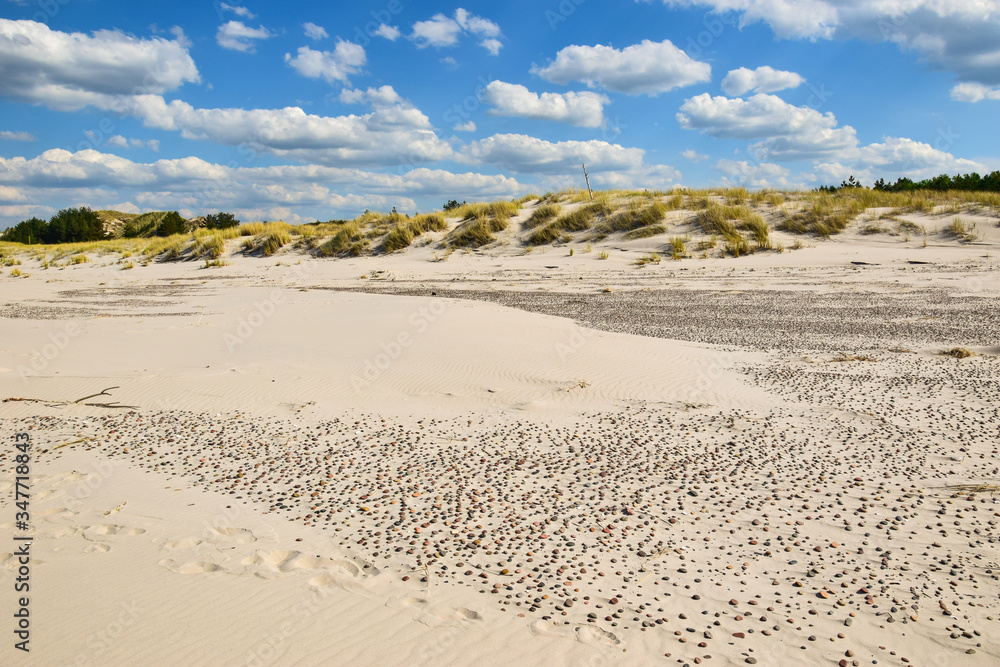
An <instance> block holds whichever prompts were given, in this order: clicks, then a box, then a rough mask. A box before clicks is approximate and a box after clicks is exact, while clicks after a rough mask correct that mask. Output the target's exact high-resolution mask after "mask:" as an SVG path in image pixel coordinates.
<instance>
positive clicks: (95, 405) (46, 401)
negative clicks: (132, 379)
mask: <svg viewBox="0 0 1000 667" xmlns="http://www.w3.org/2000/svg"><path fill="white" fill-rule="evenodd" d="M120 388H121V387H108V388H106V389H102V390H101V391H100V392H98V393H96V394H90V395H89V396H84V397H83V398H78V399H76V400H75V401H65V400H52V399H47V398H14V397H12V398H5V399H3V402H4V403H9V402H11V401H20V402H24V403H44V404H45V405H47V406H50V407H55V406H58V405H80V404H83V405H87V406H90V407H92V408H112V409H113V408H125V409H128V410H136V409H138V408H139V406H138V405H119V404H118V401H114V402H112V403H83V401H86V400H87V399H88V398H96V397H98V396H110V395H111V394H109V393H108V392H109V391H111V390H112V389H120Z"/></svg>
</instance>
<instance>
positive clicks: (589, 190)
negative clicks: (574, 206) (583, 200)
mask: <svg viewBox="0 0 1000 667" xmlns="http://www.w3.org/2000/svg"><path fill="white" fill-rule="evenodd" d="M583 177H584V178H585V179H586V180H587V192H589V193H590V200H591V201H593V200H594V190H593V189H592V188H591V187H590V175H589V174H587V165H583Z"/></svg>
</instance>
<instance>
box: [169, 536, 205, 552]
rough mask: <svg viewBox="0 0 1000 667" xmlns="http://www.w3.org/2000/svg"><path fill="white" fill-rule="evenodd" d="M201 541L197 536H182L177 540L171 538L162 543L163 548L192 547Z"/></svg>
mask: <svg viewBox="0 0 1000 667" xmlns="http://www.w3.org/2000/svg"><path fill="white" fill-rule="evenodd" d="M199 544H202V541H201V540H199V539H198V538H197V537H182V538H181V539H179V540H171V541H168V542H164V543H163V544H162V546H163V548H164V549H194V548H195V547H196V546H198V545H199Z"/></svg>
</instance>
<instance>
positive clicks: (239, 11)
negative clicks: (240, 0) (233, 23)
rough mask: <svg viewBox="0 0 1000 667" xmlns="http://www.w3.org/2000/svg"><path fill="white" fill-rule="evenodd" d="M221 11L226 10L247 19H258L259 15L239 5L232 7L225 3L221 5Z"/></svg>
mask: <svg viewBox="0 0 1000 667" xmlns="http://www.w3.org/2000/svg"><path fill="white" fill-rule="evenodd" d="M219 9H222V10H225V11H227V12H232V13H233V14H236V15H237V16H242V17H243V18H245V19H252V18H257V15H256V14H254V13H253V12H251V11H250V10H249V9H247V8H246V7H241V6H239V5H230V4H227V3H225V2H220V3H219Z"/></svg>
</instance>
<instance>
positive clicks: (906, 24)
mask: <svg viewBox="0 0 1000 667" xmlns="http://www.w3.org/2000/svg"><path fill="white" fill-rule="evenodd" d="M664 4H666V5H667V6H668V7H676V6H680V7H689V6H692V5H697V6H701V7H708V8H710V9H711V10H713V11H717V12H726V13H737V14H739V15H740V27H743V26H746V25H749V24H751V23H757V22H761V23H766V24H768V25H769V26H770V27H771V29H772V30H773V31H774V33H775V35H777V36H778V37H780V38H787V39H801V38H808V39H814V40H815V39H844V40H846V39H852V38H854V39H863V40H868V41H873V42H892V43H894V44H896V45H897V46H898V47H899V48H900V49H901V50H903V51H913V52H915V53H917V54H919V55H920V56H921V57H922V58H923V60H924V61H925V62H927V63H928V64H930V65H932V66H934V67H936V68H943V69H947V70H950V71H952V72H954V73H955V74H957V75H958V78H959V80H960V81H963V82H974V83H981V84H984V85H987V86H996V85H998V84H1000V7H998V5H997V3H996V1H995V0H964V1H953V2H948V1H945V0H874V1H872V2H860V1H858V0H795V1H792V0H664Z"/></svg>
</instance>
